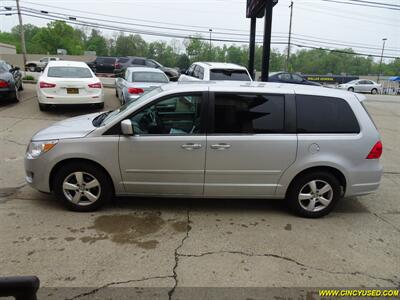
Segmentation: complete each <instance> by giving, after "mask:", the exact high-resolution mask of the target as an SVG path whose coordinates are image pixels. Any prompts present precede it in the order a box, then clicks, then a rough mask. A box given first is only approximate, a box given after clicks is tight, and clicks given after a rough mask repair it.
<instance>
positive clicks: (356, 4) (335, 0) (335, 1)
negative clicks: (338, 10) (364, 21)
mask: <svg viewBox="0 0 400 300" xmlns="http://www.w3.org/2000/svg"><path fill="white" fill-rule="evenodd" d="M321 1H325V2H334V3H340V4H349V5H355V6H363V7H365V6H366V7H374V8H383V9H390V10H400V8H396V7H386V6H379V5H372V4H365V3H354V2H345V0H343V1H337V0H321Z"/></svg>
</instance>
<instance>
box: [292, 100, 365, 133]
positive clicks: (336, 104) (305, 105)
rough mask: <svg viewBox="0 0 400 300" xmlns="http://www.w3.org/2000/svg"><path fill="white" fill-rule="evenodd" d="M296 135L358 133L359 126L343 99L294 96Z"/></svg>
mask: <svg viewBox="0 0 400 300" xmlns="http://www.w3.org/2000/svg"><path fill="white" fill-rule="evenodd" d="M296 111H297V132H298V133H333V134H335V133H359V132H360V126H359V124H358V122H357V119H356V117H355V115H354V113H353V111H352V109H351V107H350V105H349V104H348V103H347V101H345V100H344V99H340V98H334V97H323V96H311V95H296Z"/></svg>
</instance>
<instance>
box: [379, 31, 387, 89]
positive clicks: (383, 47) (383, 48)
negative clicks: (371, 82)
mask: <svg viewBox="0 0 400 300" xmlns="http://www.w3.org/2000/svg"><path fill="white" fill-rule="evenodd" d="M382 41H383V45H382V54H381V61H380V63H379V72H378V80H377V82H378V83H379V79H380V78H381V72H382V60H383V51H385V43H386V41H387V38H383V39H382Z"/></svg>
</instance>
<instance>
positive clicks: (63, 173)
mask: <svg viewBox="0 0 400 300" xmlns="http://www.w3.org/2000/svg"><path fill="white" fill-rule="evenodd" d="M79 172H81V173H83V176H82V178H83V185H81V187H82V186H84V183H85V182H86V183H89V182H91V181H92V180H93V179H96V180H97V182H98V183H99V184H98V186H99V188H97V187H96V188H92V189H91V190H90V193H92V194H93V195H95V196H97V197H98V198H97V200H95V201H94V202H91V201H89V198H87V197H86V196H85V195H84V194H82V190H80V192H79V191H78V192H77V191H75V190H67V192H66V193H67V195H66V193H64V189H63V183H64V181H65V180H68V181H67V182H70V181H69V180H70V179H71V180H72V182H73V179H74V178H75V179H76V177H74V176H75V175H73V174H75V173H79ZM71 176H72V177H71ZM69 178H70V179H69ZM76 185H78V183H76ZM82 189H84V187H82ZM53 190H54V193H55V195H56V196H57V198H58V199H60V200H61V201H62V202H63V203H64V205H65V206H66V207H67V208H68V209H70V210H72V211H78V212H90V211H95V210H98V209H100V207H102V206H103V205H104V204H105V203H107V202H108V201H109V200H110V199H111V197H112V195H113V189H112V183H111V181H110V179H109V177H108V175H107V174H106V173H105V172H104V171H103V170H102V169H101V168H100V167H98V166H96V165H94V164H91V163H87V162H72V163H68V164H66V165H65V166H63V167H62V168H60V169H59V170H58V171H57V173H56V174H55V176H54V180H53ZM68 193H69V194H68ZM75 193H80V194H81V196H80V201H79V202H78V203H73V202H72V201H71V200H69V199H68V198H67V197H70V198H71V197H75ZM78 197H79V194H78ZM72 199H73V198H72Z"/></svg>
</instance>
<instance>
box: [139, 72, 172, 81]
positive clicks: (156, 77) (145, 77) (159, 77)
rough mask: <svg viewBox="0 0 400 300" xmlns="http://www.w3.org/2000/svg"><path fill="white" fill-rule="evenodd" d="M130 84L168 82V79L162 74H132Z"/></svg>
mask: <svg viewBox="0 0 400 300" xmlns="http://www.w3.org/2000/svg"><path fill="white" fill-rule="evenodd" d="M132 82H165V83H167V82H168V77H167V76H166V75H164V74H162V73H154V72H133V73H132Z"/></svg>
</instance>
